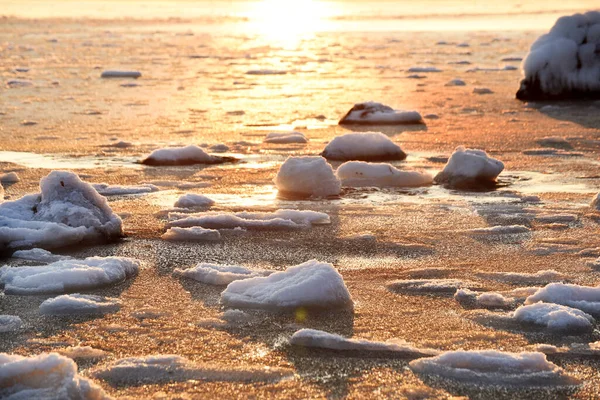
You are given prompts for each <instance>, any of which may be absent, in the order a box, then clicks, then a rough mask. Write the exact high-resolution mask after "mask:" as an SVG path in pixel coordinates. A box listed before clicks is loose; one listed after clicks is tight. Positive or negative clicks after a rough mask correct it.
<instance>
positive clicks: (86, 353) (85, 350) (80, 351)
mask: <svg viewBox="0 0 600 400" xmlns="http://www.w3.org/2000/svg"><path fill="white" fill-rule="evenodd" d="M57 352H58V353H59V354H60V355H63V356H65V357H69V358H71V359H74V360H75V359H80V360H93V359H98V358H104V357H106V352H105V351H102V350H100V349H94V348H93V347H90V346H73V347H67V348H64V349H61V350H57Z"/></svg>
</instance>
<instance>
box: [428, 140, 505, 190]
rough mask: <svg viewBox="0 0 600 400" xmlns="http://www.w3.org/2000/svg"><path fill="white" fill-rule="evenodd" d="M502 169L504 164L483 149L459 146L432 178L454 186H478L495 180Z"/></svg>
mask: <svg viewBox="0 0 600 400" xmlns="http://www.w3.org/2000/svg"><path fill="white" fill-rule="evenodd" d="M503 169H504V164H503V163H502V162H501V161H499V160H496V159H494V158H492V157H489V156H488V155H487V153H486V152H485V151H483V150H474V149H466V148H464V147H463V146H459V147H457V148H456V150H455V151H454V153H452V156H451V157H450V159H449V160H448V163H447V164H446V166H445V167H444V169H443V170H442V171H441V172H440V173H438V174H437V175H436V177H435V179H434V180H435V181H436V182H438V183H442V184H447V185H449V186H454V187H464V186H471V185H475V186H480V185H482V184H489V183H493V182H495V180H496V178H497V177H498V175H500V173H501V172H502V170H503Z"/></svg>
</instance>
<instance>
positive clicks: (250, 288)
mask: <svg viewBox="0 0 600 400" xmlns="http://www.w3.org/2000/svg"><path fill="white" fill-rule="evenodd" d="M221 302H222V303H223V304H224V305H225V306H227V307H239V308H262V309H289V308H296V307H311V308H353V303H352V298H351V297H350V293H349V292H348V288H346V285H345V283H344V279H343V278H342V276H341V275H340V274H339V272H337V271H336V270H335V268H334V267H333V265H331V264H327V263H321V262H319V261H316V260H311V261H307V262H305V263H303V264H300V265H296V266H293V267H289V268H288V269H286V270H285V271H281V272H275V273H273V274H271V275H269V276H267V277H259V278H251V279H244V280H240V281H235V282H232V283H230V284H229V285H228V286H227V288H226V289H225V290H224V291H223V293H221Z"/></svg>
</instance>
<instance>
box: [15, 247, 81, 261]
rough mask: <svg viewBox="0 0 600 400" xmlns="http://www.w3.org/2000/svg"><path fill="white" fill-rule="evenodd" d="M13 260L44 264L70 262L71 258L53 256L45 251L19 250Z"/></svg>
mask: <svg viewBox="0 0 600 400" xmlns="http://www.w3.org/2000/svg"><path fill="white" fill-rule="evenodd" d="M11 257H12V258H19V259H21V260H29V261H37V262H43V263H51V262H55V261H60V260H70V259H71V257H69V256H61V255H58V254H52V253H50V252H49V251H48V250H44V249H37V248H36V249H30V250H17V251H15V252H14V253H13V254H12V256H11Z"/></svg>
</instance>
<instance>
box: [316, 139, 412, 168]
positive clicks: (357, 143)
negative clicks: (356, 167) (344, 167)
mask: <svg viewBox="0 0 600 400" xmlns="http://www.w3.org/2000/svg"><path fill="white" fill-rule="evenodd" d="M321 155H322V156H323V157H325V158H327V159H330V160H337V161H351V160H357V161H389V160H404V159H405V158H406V153H405V152H403V151H402V149H401V148H400V146H398V145H397V144H396V143H394V142H392V141H391V140H390V138H388V137H387V136H385V135H384V134H383V133H381V132H365V133H347V134H345V135H342V136H337V137H335V138H334V139H333V140H332V141H331V142H330V143H329V144H328V145H327V146H326V147H325V149H324V150H323V153H322V154H321Z"/></svg>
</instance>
